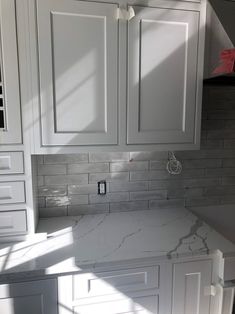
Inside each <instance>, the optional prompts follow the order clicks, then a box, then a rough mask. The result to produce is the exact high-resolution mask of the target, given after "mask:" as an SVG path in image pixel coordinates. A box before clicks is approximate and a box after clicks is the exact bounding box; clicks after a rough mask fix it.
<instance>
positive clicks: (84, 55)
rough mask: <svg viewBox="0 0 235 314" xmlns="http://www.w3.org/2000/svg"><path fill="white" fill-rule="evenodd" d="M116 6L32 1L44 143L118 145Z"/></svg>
mask: <svg viewBox="0 0 235 314" xmlns="http://www.w3.org/2000/svg"><path fill="white" fill-rule="evenodd" d="M116 10H117V5H115V4H102V3H89V2H83V1H74V0H70V1H67V0H59V1H54V0H49V1H48V0H40V1H37V22H38V47H39V72H40V98H41V127H42V143H43V145H100V144H117V121H118V120H117V53H118V51H117V43H118V41H117V36H118V21H117V19H116Z"/></svg>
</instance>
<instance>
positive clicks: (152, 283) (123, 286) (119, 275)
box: [73, 266, 159, 300]
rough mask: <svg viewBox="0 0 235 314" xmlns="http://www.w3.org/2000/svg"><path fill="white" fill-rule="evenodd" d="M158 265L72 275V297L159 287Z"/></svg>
mask: <svg viewBox="0 0 235 314" xmlns="http://www.w3.org/2000/svg"><path fill="white" fill-rule="evenodd" d="M158 279H159V266H154V267H144V268H136V269H127V270H120V271H113V272H104V273H88V274H79V275H74V276H73V291H74V299H75V300H76V299H80V298H86V297H95V296H101V295H106V294H114V293H123V292H126V291H138V290H145V289H152V288H158V287H159V280H158Z"/></svg>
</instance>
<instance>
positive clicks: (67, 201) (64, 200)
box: [46, 195, 88, 207]
mask: <svg viewBox="0 0 235 314" xmlns="http://www.w3.org/2000/svg"><path fill="white" fill-rule="evenodd" d="M80 204H88V195H71V196H58V197H51V196H50V197H47V198H46V207H59V206H68V205H80Z"/></svg>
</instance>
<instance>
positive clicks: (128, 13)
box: [116, 6, 135, 21]
mask: <svg viewBox="0 0 235 314" xmlns="http://www.w3.org/2000/svg"><path fill="white" fill-rule="evenodd" d="M133 17H135V10H134V9H133V7H131V6H130V7H128V10H126V9H121V8H118V9H117V13H116V18H117V19H118V20H125V21H130V20H131V19H133Z"/></svg>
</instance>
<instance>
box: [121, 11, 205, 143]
mask: <svg viewBox="0 0 235 314" xmlns="http://www.w3.org/2000/svg"><path fill="white" fill-rule="evenodd" d="M134 10H135V12H136V16H135V17H134V18H133V19H132V20H131V21H129V38H128V43H129V47H128V69H129V71H128V73H129V82H128V96H129V97H128V120H127V128H128V135H127V142H128V144H152V143H156V144H157V143H162V144H166V143H169V144H171V143H193V141H194V132H195V110H196V88H197V49H198V33H199V12H193V11H183V10H172V9H160V8H146V7H145V8H143V7H134Z"/></svg>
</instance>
